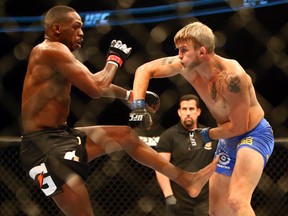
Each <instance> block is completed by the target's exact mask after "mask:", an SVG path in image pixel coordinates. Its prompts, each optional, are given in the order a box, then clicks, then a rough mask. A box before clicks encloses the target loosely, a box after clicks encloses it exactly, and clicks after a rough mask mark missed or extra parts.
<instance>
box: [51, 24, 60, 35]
mask: <svg viewBox="0 0 288 216" xmlns="http://www.w3.org/2000/svg"><path fill="white" fill-rule="evenodd" d="M52 29H53V32H54V34H55V35H57V36H58V35H60V29H61V26H60V24H59V23H54V24H53V26H52Z"/></svg>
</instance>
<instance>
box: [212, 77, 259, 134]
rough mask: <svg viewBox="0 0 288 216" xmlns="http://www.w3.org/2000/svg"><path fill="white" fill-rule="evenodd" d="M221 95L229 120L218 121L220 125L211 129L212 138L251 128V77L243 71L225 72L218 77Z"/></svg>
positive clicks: (243, 131)
mask: <svg viewBox="0 0 288 216" xmlns="http://www.w3.org/2000/svg"><path fill="white" fill-rule="evenodd" d="M218 85H219V89H220V92H219V93H220V95H221V96H222V97H223V99H224V100H223V101H224V105H225V109H226V113H227V121H225V122H218V123H219V124H218V127H216V128H213V129H211V131H209V135H210V137H211V138H212V139H219V138H230V137H234V136H238V135H240V134H244V133H246V132H248V131H249V130H251V129H252V128H251V127H253V125H251V115H254V114H253V113H251V112H252V110H253V107H252V101H251V95H250V91H251V86H252V82H251V78H250V77H249V76H248V75H247V74H246V73H245V72H244V71H243V72H240V73H237V72H236V73H234V72H232V73H223V74H222V76H220V77H219V79H218Z"/></svg>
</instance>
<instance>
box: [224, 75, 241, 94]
mask: <svg viewBox="0 0 288 216" xmlns="http://www.w3.org/2000/svg"><path fill="white" fill-rule="evenodd" d="M227 78H228V79H227V83H228V89H229V91H230V92H234V93H239V92H240V82H241V80H240V77H239V76H237V75H236V76H228V77H227Z"/></svg>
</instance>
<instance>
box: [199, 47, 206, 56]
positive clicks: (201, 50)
mask: <svg viewBox="0 0 288 216" xmlns="http://www.w3.org/2000/svg"><path fill="white" fill-rule="evenodd" d="M199 50H200V52H199V53H200V55H206V54H207V49H206V48H205V47H204V46H201V47H200V49H199Z"/></svg>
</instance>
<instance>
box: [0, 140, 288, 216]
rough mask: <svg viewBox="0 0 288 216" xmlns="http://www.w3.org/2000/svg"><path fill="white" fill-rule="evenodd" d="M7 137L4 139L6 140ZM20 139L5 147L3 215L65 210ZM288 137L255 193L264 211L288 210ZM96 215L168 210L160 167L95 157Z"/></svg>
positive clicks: (267, 214) (283, 214)
mask: <svg viewBox="0 0 288 216" xmlns="http://www.w3.org/2000/svg"><path fill="white" fill-rule="evenodd" d="M5 143H6V142H4V143H3V141H2V142H1V145H4V144H5ZM18 144H19V143H15V144H11V143H10V145H9V147H7V146H6V147H4V148H1V149H0V173H1V175H0V190H1V193H0V215H3V216H40V215H41V216H51V215H53V216H58V215H59V216H61V215H62V213H61V212H60V211H59V209H58V208H57V206H56V205H55V204H54V203H53V201H52V200H51V199H50V198H47V197H45V196H44V194H43V193H42V191H41V190H40V189H39V188H38V186H36V184H35V183H34V182H33V180H32V179H30V177H29V176H28V175H27V174H26V173H25V172H24V171H23V169H22V165H21V163H20V161H19V146H18ZM287 179H288V140H287V139H285V140H283V141H281V140H279V142H276V145H275V150H274V152H273V154H272V156H271V158H270V159H269V162H268V164H267V166H266V168H265V169H264V172H263V175H262V177H261V180H260V182H259V184H258V186H257V188H256V190H255V192H254V194H253V198H252V206H253V208H254V209H255V212H256V215H259V216H287V215H288V205H287V203H288V181H287ZM87 187H88V191H89V193H90V197H91V202H92V206H93V209H94V211H95V215H98V216H165V215H166V212H165V204H164V203H165V202H164V199H163V195H162V192H161V190H160V187H159V185H158V183H157V180H156V177H155V172H154V171H153V170H152V169H150V168H147V167H145V166H143V165H141V164H139V163H137V162H135V161H134V160H133V159H132V158H130V157H129V156H128V155H127V154H126V153H125V152H123V151H120V152H115V153H112V154H110V155H106V156H102V157H100V158H98V159H96V160H94V161H93V162H91V163H90V177H89V179H88V182H87Z"/></svg>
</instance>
